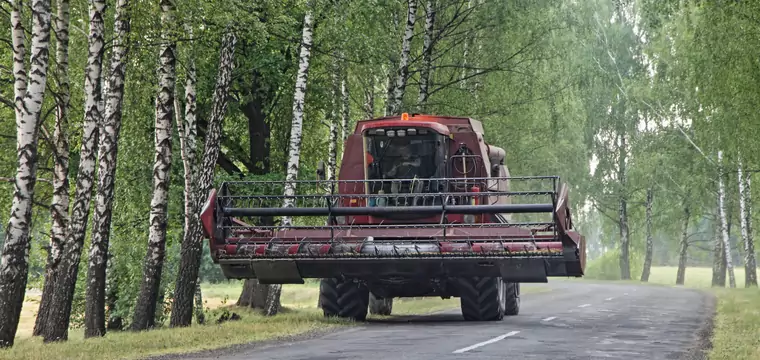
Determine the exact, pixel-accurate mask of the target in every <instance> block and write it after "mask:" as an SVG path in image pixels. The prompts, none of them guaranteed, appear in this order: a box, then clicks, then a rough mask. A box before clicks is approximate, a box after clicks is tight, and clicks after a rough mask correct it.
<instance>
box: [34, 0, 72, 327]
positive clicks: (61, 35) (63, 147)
mask: <svg viewBox="0 0 760 360" xmlns="http://www.w3.org/2000/svg"><path fill="white" fill-rule="evenodd" d="M53 21H55V26H54V27H53V28H52V31H54V32H55V37H56V40H57V42H56V55H55V57H56V67H55V73H56V74H55V79H57V80H58V91H57V99H56V114H55V125H54V129H53V146H54V148H55V151H54V153H53V161H54V165H53V200H52V202H51V204H50V216H51V218H52V224H51V227H50V250H49V251H48V258H47V265H46V270H45V284H44V286H43V288H42V297H41V300H40V306H39V308H38V310H37V318H36V319H35V323H34V330H33V332H32V334H33V335H34V336H38V335H40V334H42V329H43V327H44V326H45V324H47V314H48V310H49V309H50V300H51V299H52V295H53V289H54V287H53V286H52V282H53V280H52V279H55V273H56V271H57V269H58V263H59V262H60V259H61V252H62V250H63V242H64V241H65V238H66V226H67V225H68V220H69V177H68V174H69V140H68V122H69V106H70V98H71V92H70V91H71V90H70V84H69V22H70V15H69V0H58V9H57V15H56V17H55V18H54V19H53Z"/></svg>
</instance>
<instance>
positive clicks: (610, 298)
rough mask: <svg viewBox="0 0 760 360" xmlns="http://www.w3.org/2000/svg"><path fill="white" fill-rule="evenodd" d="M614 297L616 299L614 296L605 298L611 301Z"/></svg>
mask: <svg viewBox="0 0 760 360" xmlns="http://www.w3.org/2000/svg"><path fill="white" fill-rule="evenodd" d="M612 299H614V297H609V298H606V299H604V300H607V301H610V300H612Z"/></svg>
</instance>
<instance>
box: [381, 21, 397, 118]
mask: <svg viewBox="0 0 760 360" xmlns="http://www.w3.org/2000/svg"><path fill="white" fill-rule="evenodd" d="M392 16H393V31H394V34H395V33H398V29H399V25H400V24H399V23H400V20H399V14H398V13H397V12H395V11H394V12H393V14H392ZM397 55H398V54H397V53H394V54H392V55H391V56H390V66H389V70H388V71H387V77H386V84H385V113H384V115H385V116H390V115H392V114H391V105H392V103H393V93H394V92H395V88H396V71H397V70H398V56H397Z"/></svg>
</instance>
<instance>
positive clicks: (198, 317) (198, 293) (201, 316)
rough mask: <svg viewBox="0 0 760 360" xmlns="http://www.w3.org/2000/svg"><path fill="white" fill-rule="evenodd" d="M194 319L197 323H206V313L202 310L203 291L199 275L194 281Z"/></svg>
mask: <svg viewBox="0 0 760 360" xmlns="http://www.w3.org/2000/svg"><path fill="white" fill-rule="evenodd" d="M195 321H196V322H197V323H198V325H203V324H205V323H206V313H205V312H204V311H203V292H202V290H201V279H200V277H199V278H198V280H197V281H196V282H195Z"/></svg>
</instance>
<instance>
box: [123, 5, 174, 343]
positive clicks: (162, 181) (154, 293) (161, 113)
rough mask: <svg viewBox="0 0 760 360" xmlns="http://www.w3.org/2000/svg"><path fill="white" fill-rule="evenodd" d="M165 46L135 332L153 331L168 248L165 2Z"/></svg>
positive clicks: (169, 70) (169, 67)
mask: <svg viewBox="0 0 760 360" xmlns="http://www.w3.org/2000/svg"><path fill="white" fill-rule="evenodd" d="M160 5H161V26H162V28H163V29H162V35H161V38H162V44H161V46H160V48H159V55H160V56H159V65H158V86H159V90H158V95H157V97H156V122H155V127H156V130H155V158H154V165H153V198H152V199H151V202H150V220H149V221H150V228H149V235H148V249H147V251H146V253H145V260H144V265H143V278H142V285H141V288H140V294H139V296H138V298H137V303H136V305H135V311H134V317H133V320H132V329H133V330H145V329H148V328H151V327H153V325H154V314H155V312H156V302H157V300H158V298H159V296H158V295H159V294H158V291H159V284H160V281H161V273H162V271H163V263H164V256H165V248H166V217H167V203H168V200H169V199H168V197H169V175H170V173H171V171H170V170H171V161H172V137H171V135H172V121H173V118H174V85H175V84H174V83H175V65H176V54H175V53H176V47H177V45H176V43H175V42H174V40H173V39H170V38H169V37H170V35H169V32H170V31H171V29H172V27H173V23H174V4H173V3H172V1H171V0H161V4H160Z"/></svg>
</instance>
